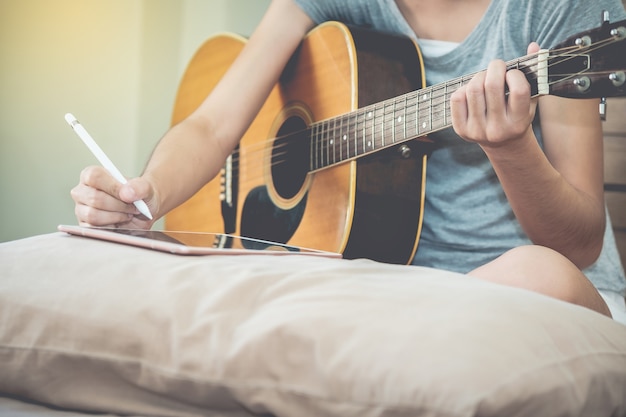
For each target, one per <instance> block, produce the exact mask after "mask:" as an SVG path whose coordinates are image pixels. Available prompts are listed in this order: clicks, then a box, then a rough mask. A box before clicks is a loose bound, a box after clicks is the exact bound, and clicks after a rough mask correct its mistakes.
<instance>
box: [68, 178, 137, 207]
mask: <svg viewBox="0 0 626 417" xmlns="http://www.w3.org/2000/svg"><path fill="white" fill-rule="evenodd" d="M70 194H71V196H72V199H73V200H74V202H75V203H76V204H80V205H84V206H88V207H92V208H94V209H96V210H104V211H112V212H121V213H126V214H135V213H137V209H136V207H135V206H133V205H132V204H128V203H125V202H124V201H121V200H119V199H118V198H116V197H114V196H112V195H110V194H108V193H106V192H104V191H101V190H98V189H96V188H94V187H91V186H88V185H86V184H83V183H80V184H78V185H77V186H76V187H74V188H73V189H72V190H71V191H70Z"/></svg>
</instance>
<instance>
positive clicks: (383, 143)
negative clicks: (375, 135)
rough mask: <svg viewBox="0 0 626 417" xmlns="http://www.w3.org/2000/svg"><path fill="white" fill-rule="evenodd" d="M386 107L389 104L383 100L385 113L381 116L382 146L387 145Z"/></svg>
mask: <svg viewBox="0 0 626 417" xmlns="http://www.w3.org/2000/svg"><path fill="white" fill-rule="evenodd" d="M386 107H387V104H386V103H385V102H384V101H383V112H382V113H383V115H382V117H381V121H380V139H381V143H382V145H381V146H385V113H386Z"/></svg>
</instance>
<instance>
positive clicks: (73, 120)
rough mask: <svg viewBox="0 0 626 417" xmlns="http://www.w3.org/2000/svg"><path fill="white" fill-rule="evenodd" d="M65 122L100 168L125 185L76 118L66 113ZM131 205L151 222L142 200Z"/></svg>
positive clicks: (118, 171) (119, 174) (111, 163)
mask: <svg viewBox="0 0 626 417" xmlns="http://www.w3.org/2000/svg"><path fill="white" fill-rule="evenodd" d="M65 121H66V122H67V123H68V124H69V125H70V126H71V127H72V129H74V132H76V134H77V135H78V137H79V138H80V139H81V140H82V141H83V142H84V143H85V145H87V147H88V148H89V150H90V151H91V153H93V155H94V156H95V157H96V158H97V159H98V161H100V163H101V164H102V166H103V167H104V168H105V169H106V170H107V171H109V173H110V174H111V175H112V176H113V178H115V179H116V180H118V181H119V182H121V183H122V184H126V183H127V182H128V181H126V178H124V176H123V175H122V173H121V172H120V170H119V169H117V167H116V166H115V165H113V162H111V160H110V159H109V157H108V156H106V154H105V153H104V151H103V150H102V149H101V148H100V146H98V144H97V143H96V141H95V140H93V138H92V137H91V135H90V134H89V133H87V131H86V130H85V128H84V127H83V125H81V124H80V122H79V121H78V120H76V118H75V117H74V116H73V115H72V114H71V113H67V114H66V115H65ZM133 204H134V205H135V207H137V209H138V210H139V212H140V213H141V214H143V215H144V216H146V217H147V218H149V219H150V220H152V213H150V209H149V208H148V205H147V204H146V203H145V202H144V201H143V200H137V201H135V202H133Z"/></svg>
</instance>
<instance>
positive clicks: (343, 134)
mask: <svg viewBox="0 0 626 417" xmlns="http://www.w3.org/2000/svg"><path fill="white" fill-rule="evenodd" d="M347 117H348V118H349V116H344V117H342V118H341V124H342V129H341V143H342V146H343V144H345V145H346V159H349V158H350V157H351V155H350V141H349V140H348V135H349V132H350V121H349V120H346V118H347ZM344 120H345V121H346V123H345V126H344Z"/></svg>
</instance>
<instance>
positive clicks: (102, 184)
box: [70, 166, 158, 229]
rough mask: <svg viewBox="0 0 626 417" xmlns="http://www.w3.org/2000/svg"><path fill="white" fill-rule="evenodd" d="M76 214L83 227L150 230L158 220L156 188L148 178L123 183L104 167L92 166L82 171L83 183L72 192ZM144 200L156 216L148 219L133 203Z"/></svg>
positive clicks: (81, 178) (81, 181) (81, 179)
mask: <svg viewBox="0 0 626 417" xmlns="http://www.w3.org/2000/svg"><path fill="white" fill-rule="evenodd" d="M70 194H71V196H72V199H73V200H74V203H75V207H74V213H75V214H76V218H77V220H78V224H80V225H81V226H98V227H121V228H128V229H149V228H150V227H151V226H152V224H153V223H154V221H155V220H156V219H157V217H156V213H158V207H156V206H155V202H156V199H155V198H154V194H155V193H154V189H153V187H152V185H151V184H150V183H149V182H148V181H147V180H146V179H144V178H142V177H138V178H133V179H131V180H129V181H128V183H126V184H121V183H120V182H119V181H117V180H116V179H115V178H113V177H112V176H111V174H109V173H108V172H107V171H106V170H105V169H104V168H103V167H101V166H90V167H87V168H85V169H84V170H83V171H82V172H81V174H80V182H79V183H78V185H76V186H75V187H74V188H73V189H72V190H71V192H70ZM137 200H144V201H145V202H146V204H148V207H149V208H150V212H151V213H152V214H153V216H155V217H154V218H153V219H152V220H150V219H148V218H146V217H145V216H144V215H143V214H141V213H139V210H137V208H136V207H135V206H134V205H133V202H134V201H137Z"/></svg>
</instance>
